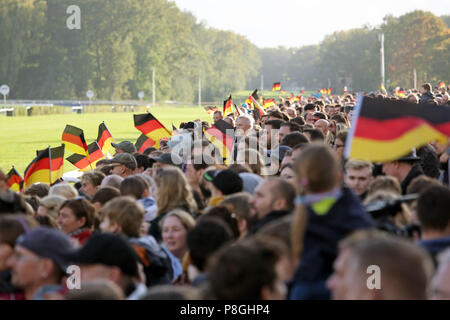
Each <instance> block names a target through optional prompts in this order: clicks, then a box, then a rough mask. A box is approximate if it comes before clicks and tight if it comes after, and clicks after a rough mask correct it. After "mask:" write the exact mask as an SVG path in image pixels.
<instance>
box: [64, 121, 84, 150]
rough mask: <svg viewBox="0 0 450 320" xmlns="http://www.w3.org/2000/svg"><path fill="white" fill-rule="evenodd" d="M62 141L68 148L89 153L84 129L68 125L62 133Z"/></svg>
mask: <svg viewBox="0 0 450 320" xmlns="http://www.w3.org/2000/svg"><path fill="white" fill-rule="evenodd" d="M62 143H63V144H65V145H66V149H67V150H70V151H72V152H74V153H77V154H81V155H86V156H87V155H88V146H87V143H86V140H85V139H84V133H83V130H81V129H80V128H77V127H74V126H71V125H69V124H68V125H66V128H65V129H64V132H63V134H62Z"/></svg>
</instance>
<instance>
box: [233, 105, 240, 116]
mask: <svg viewBox="0 0 450 320" xmlns="http://www.w3.org/2000/svg"><path fill="white" fill-rule="evenodd" d="M234 108H235V109H236V113H237V115H238V117H239V116H240V115H241V111H239V108H238V107H237V105H236V104H234Z"/></svg>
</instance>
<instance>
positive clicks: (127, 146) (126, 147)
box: [111, 141, 137, 153]
mask: <svg viewBox="0 0 450 320" xmlns="http://www.w3.org/2000/svg"><path fill="white" fill-rule="evenodd" d="M111 145H112V146H113V147H114V148H116V149H121V150H123V151H125V152H127V153H133V152H136V151H137V150H136V147H135V145H134V144H133V143H131V142H130V141H122V142H120V143H111Z"/></svg>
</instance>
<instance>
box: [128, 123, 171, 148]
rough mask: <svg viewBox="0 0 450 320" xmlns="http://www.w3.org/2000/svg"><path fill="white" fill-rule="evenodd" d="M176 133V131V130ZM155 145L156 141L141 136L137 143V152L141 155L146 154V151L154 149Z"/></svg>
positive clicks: (143, 135)
mask: <svg viewBox="0 0 450 320" xmlns="http://www.w3.org/2000/svg"><path fill="white" fill-rule="evenodd" d="M175 131H176V128H175ZM154 145H155V141H153V140H152V139H150V138H148V137H147V136H146V135H145V134H141V135H140V136H139V138H138V139H137V141H136V143H135V146H136V150H137V151H138V152H139V153H142V152H144V151H145V149H147V148H150V147H153V146H154Z"/></svg>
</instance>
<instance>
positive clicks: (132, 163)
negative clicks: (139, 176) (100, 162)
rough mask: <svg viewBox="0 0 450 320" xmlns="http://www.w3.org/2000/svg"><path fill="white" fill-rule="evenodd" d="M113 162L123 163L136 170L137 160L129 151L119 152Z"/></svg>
mask: <svg viewBox="0 0 450 320" xmlns="http://www.w3.org/2000/svg"><path fill="white" fill-rule="evenodd" d="M111 163H120V164H123V165H124V166H125V167H127V168H128V169H130V170H136V167H137V162H136V159H135V158H134V156H133V155H132V154H129V153H119V154H118V155H116V156H115V157H114V158H112V160H111Z"/></svg>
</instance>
